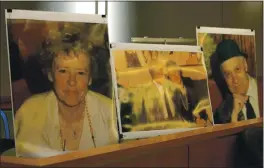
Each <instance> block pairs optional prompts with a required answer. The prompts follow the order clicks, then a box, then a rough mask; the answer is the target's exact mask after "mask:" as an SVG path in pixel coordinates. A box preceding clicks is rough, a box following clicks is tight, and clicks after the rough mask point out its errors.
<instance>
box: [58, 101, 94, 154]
mask: <svg viewBox="0 0 264 168" xmlns="http://www.w3.org/2000/svg"><path fill="white" fill-rule="evenodd" d="M85 114H86V115H87V118H88V123H89V127H90V132H91V136H92V141H93V145H94V147H95V148H96V143H95V137H94V131H93V126H92V121H91V117H90V113H89V111H88V108H87V105H86V102H85ZM81 132H82V131H81ZM72 134H73V138H74V139H76V138H77V132H76V130H73V132H72ZM66 143H67V141H66V139H63V133H62V130H61V129H60V145H61V149H62V151H65V149H66Z"/></svg>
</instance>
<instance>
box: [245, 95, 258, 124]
mask: <svg viewBox="0 0 264 168" xmlns="http://www.w3.org/2000/svg"><path fill="white" fill-rule="evenodd" d="M249 98H250V97H248V100H247V103H246V108H247V119H252V118H256V115H255V112H254V109H253V107H252V105H251V104H250V102H249Z"/></svg>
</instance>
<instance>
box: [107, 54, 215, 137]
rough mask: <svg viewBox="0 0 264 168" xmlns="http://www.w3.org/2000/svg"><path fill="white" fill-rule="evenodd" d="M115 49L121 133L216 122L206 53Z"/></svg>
mask: <svg viewBox="0 0 264 168" xmlns="http://www.w3.org/2000/svg"><path fill="white" fill-rule="evenodd" d="M111 52H112V56H113V61H114V69H115V73H116V83H117V93H118V102H119V106H120V120H121V125H122V132H136V131H151V130H166V129H177V128H195V127H205V126H211V125H213V119H212V110H211V105H210V99H209V96H208V95H209V94H208V87H207V72H206V69H205V66H204V64H203V59H202V53H199V52H180V51H154V50H119V49H115V50H113V51H111Z"/></svg>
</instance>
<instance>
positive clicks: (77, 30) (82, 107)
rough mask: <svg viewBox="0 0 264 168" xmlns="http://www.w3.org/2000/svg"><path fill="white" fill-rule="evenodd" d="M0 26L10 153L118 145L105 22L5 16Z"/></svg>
mask: <svg viewBox="0 0 264 168" xmlns="http://www.w3.org/2000/svg"><path fill="white" fill-rule="evenodd" d="M6 22H7V38H8V44H9V62H10V71H11V85H12V100H13V101H12V103H13V107H14V111H13V114H14V116H15V122H14V127H15V140H16V152H17V155H18V156H23V157H48V156H51V155H57V154H61V153H64V152H70V151H78V150H88V149H91V148H97V147H100V146H106V145H110V144H115V143H118V131H117V121H116V110H115V105H114V99H113V97H114V96H113V94H112V93H113V89H112V77H111V67H110V62H109V59H110V52H109V43H108V28H107V19H106V18H105V16H101V15H87V14H71V13H61V12H42V11H28V10H7V11H6Z"/></svg>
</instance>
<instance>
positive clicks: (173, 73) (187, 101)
mask: <svg viewBox="0 0 264 168" xmlns="http://www.w3.org/2000/svg"><path fill="white" fill-rule="evenodd" d="M166 69H167V78H168V79H169V81H171V82H172V84H173V85H174V86H175V89H174V90H173V96H172V102H173V103H174V107H175V110H174V111H175V114H177V116H179V117H180V119H182V120H186V121H189V122H194V117H193V115H192V111H193V109H194V107H195V104H194V102H193V101H192V99H193V96H192V91H191V90H190V88H188V87H186V86H185V83H184V82H186V81H188V82H192V80H191V79H189V80H184V79H185V78H183V76H182V71H181V70H180V69H179V67H178V66H177V64H176V63H175V62H174V61H168V62H167V63H166Z"/></svg>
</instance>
